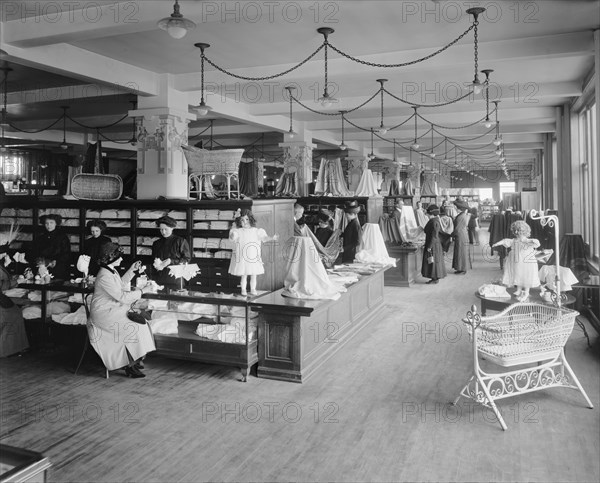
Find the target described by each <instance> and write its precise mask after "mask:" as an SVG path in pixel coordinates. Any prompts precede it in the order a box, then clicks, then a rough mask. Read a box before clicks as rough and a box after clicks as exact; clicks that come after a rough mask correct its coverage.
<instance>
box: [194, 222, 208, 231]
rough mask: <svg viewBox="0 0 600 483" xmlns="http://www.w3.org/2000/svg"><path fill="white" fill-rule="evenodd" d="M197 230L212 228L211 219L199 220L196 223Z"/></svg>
mask: <svg viewBox="0 0 600 483" xmlns="http://www.w3.org/2000/svg"><path fill="white" fill-rule="evenodd" d="M194 229H195V230H210V221H197V222H195V223H194Z"/></svg>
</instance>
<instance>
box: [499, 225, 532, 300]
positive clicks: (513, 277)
mask: <svg viewBox="0 0 600 483" xmlns="http://www.w3.org/2000/svg"><path fill="white" fill-rule="evenodd" d="M510 229H511V231H512V233H513V235H514V236H515V237H514V238H505V239H504V240H500V241H499V242H497V243H494V245H492V247H496V246H499V245H502V246H504V247H506V248H511V251H510V253H509V254H508V257H507V259H506V261H505V263H504V275H503V277H502V283H503V284H504V285H506V286H508V287H512V286H513V285H516V286H517V291H516V292H515V297H517V300H518V301H519V302H525V301H526V300H527V299H528V298H529V289H530V288H532V287H539V286H540V277H539V275H538V266H537V260H536V258H535V249H536V248H537V247H539V246H540V242H539V241H538V240H536V239H535V238H529V236H530V235H531V228H530V227H529V225H528V224H527V223H525V222H524V221H515V222H514V223H513V224H512V225H510Z"/></svg>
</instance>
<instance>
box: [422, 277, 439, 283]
mask: <svg viewBox="0 0 600 483" xmlns="http://www.w3.org/2000/svg"><path fill="white" fill-rule="evenodd" d="M425 283H426V284H428V285H429V284H430V283H440V279H439V278H432V279H431V280H430V281H429V282H425Z"/></svg>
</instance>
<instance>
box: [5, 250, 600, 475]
mask: <svg viewBox="0 0 600 483" xmlns="http://www.w3.org/2000/svg"><path fill="white" fill-rule="evenodd" d="M487 259H488V260H487V261H486V260H485V259H484V257H483V253H482V249H481V248H478V247H476V249H475V261H474V267H473V270H472V271H470V272H469V273H468V274H467V275H466V276H457V275H453V274H449V275H448V277H447V278H446V279H444V280H442V281H441V283H440V284H439V285H425V284H423V283H422V282H423V281H421V282H420V283H418V284H416V285H414V286H413V287H411V288H389V287H388V288H386V293H385V297H386V303H387V311H386V315H385V317H382V318H381V319H380V320H378V321H375V322H373V323H372V324H371V325H370V326H368V327H367V328H366V329H364V330H363V331H362V332H360V333H359V334H358V335H357V336H356V337H355V338H354V339H353V340H352V341H350V342H349V343H348V345H347V346H346V347H345V348H344V350H342V351H340V352H338V353H337V354H336V355H335V356H334V358H333V359H332V360H331V361H330V362H329V366H328V368H327V369H326V370H324V371H323V372H322V373H320V374H316V375H314V376H313V377H312V378H311V379H310V380H309V381H308V382H307V383H305V384H292V383H286V382H279V381H270V380H264V379H257V378H256V377H250V378H249V382H247V383H245V384H244V383H241V382H239V381H238V379H239V378H240V373H239V372H238V371H237V370H236V369H233V368H226V367H216V366H210V365H203V364H198V363H192V362H182V361H176V360H169V359H164V358H160V357H156V356H155V357H149V359H148V361H147V370H146V371H145V372H146V373H147V375H148V377H146V378H145V379H139V380H132V379H127V378H125V377H124V376H123V374H122V372H121V373H119V372H116V373H113V374H112V375H111V377H110V379H109V380H106V379H103V377H102V376H103V372H102V369H101V366H100V365H98V363H97V362H96V361H95V359H94V358H90V359H89V361H87V362H86V365H85V367H84V369H83V371H82V373H80V374H79V375H78V376H75V375H73V374H72V372H70V371H72V367H73V362H74V361H73V357H72V355H71V356H69V355H68V354H65V353H61V352H56V351H55V352H40V353H36V354H26V355H23V356H20V357H11V358H8V359H2V360H1V370H0V376H1V388H2V396H1V399H0V402H1V407H0V408H1V413H2V414H1V427H0V442H1V443H3V444H10V445H13V446H18V447H23V448H27V449H31V450H34V451H38V452H41V453H43V454H44V455H46V456H48V457H49V458H50V460H51V462H52V464H53V466H52V468H51V469H50V470H49V480H50V481H63V482H67V481H69V482H72V481H107V482H117V481H160V482H164V481H282V482H287V481H386V482H389V481H393V482H396V481H413V482H414V481H419V482H420V481H510V482H512V481H545V482H551V481H552V482H559V481H573V482H598V481H599V479H600V468H599V465H600V458H599V456H600V455H599V452H600V449H599V448H600V444H599V443H600V412H599V410H598V407H600V381H599V374H600V356H599V350H598V347H599V341H598V334H596V333H595V332H594V330H593V329H592V328H590V327H589V325H588V329H589V330H590V335H591V337H592V343H593V347H592V348H588V346H587V342H586V340H585V338H584V336H583V332H582V331H581V329H579V328H578V327H577V326H576V327H575V330H574V331H573V334H572V336H571V338H570V340H569V342H568V344H567V358H568V360H569V362H570V364H571V366H572V368H573V370H574V371H575V373H576V374H577V375H578V377H579V379H580V381H581V383H582V384H583V386H584V387H585V389H586V390H587V393H588V395H589V397H590V398H591V400H592V402H593V403H594V405H595V406H596V408H595V409H593V410H590V409H587V408H586V407H585V403H584V401H583V398H582V397H581V396H580V395H579V394H578V393H576V392H574V391H570V390H567V389H554V390H548V391H542V392H538V393H533V394H529V395H524V396H521V397H517V398H513V399H508V400H505V401H504V402H501V403H500V408H501V410H502V412H503V414H504V417H505V420H506V422H507V424H508V431H506V432H503V431H502V430H501V429H500V426H499V425H498V424H497V423H496V422H495V421H494V420H493V416H492V415H491V413H489V412H487V411H483V410H482V409H481V408H480V407H474V406H471V405H468V404H462V405H461V406H460V407H458V408H452V407H451V406H449V402H450V401H452V400H453V399H454V397H455V396H456V395H457V394H458V391H459V390H460V388H461V387H462V385H463V384H464V383H465V381H466V377H467V374H468V371H469V364H470V360H469V356H470V352H469V351H470V346H469V344H468V336H467V334H466V332H465V331H464V329H463V328H462V325H461V323H460V319H461V317H462V316H463V315H464V313H465V312H466V310H467V309H468V308H469V306H470V305H471V304H472V303H475V302H476V301H477V300H476V298H475V297H474V296H473V292H474V291H475V290H476V289H477V287H478V286H479V285H481V284H482V283H484V282H486V281H491V280H493V279H498V278H499V277H500V276H501V272H500V270H499V267H498V263H497V262H495V261H490V260H489V257H487ZM449 265H450V264H448V266H449ZM450 272H451V270H450Z"/></svg>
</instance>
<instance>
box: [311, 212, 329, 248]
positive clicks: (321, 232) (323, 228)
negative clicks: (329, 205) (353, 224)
mask: <svg viewBox="0 0 600 483" xmlns="http://www.w3.org/2000/svg"><path fill="white" fill-rule="evenodd" d="M317 218H318V219H319V228H317V231H316V232H315V236H316V237H317V240H319V243H320V244H321V245H323V246H326V245H327V242H328V241H329V239H330V238H331V235H333V228H332V222H333V220H332V219H331V215H330V214H329V213H327V212H325V211H320V212H319V214H318V215H317Z"/></svg>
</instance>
